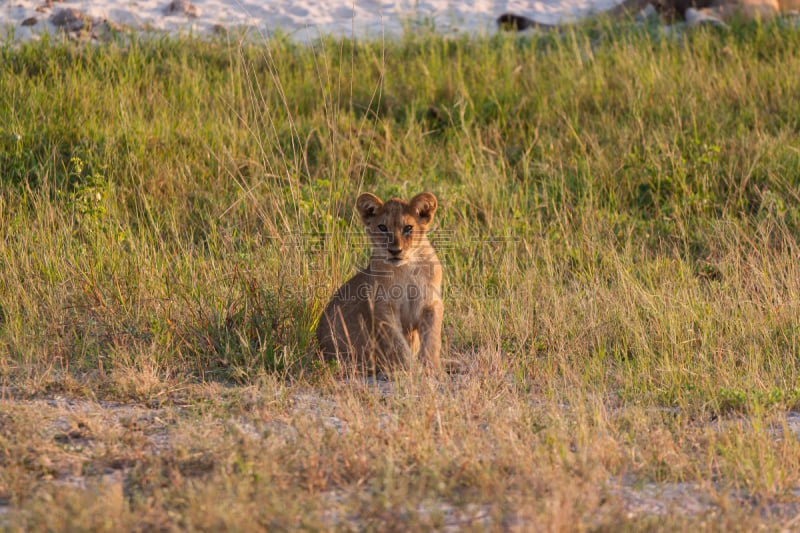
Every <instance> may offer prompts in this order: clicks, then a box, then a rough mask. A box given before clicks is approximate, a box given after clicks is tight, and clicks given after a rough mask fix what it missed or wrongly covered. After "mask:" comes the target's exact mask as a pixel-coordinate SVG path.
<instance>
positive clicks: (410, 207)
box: [356, 192, 437, 266]
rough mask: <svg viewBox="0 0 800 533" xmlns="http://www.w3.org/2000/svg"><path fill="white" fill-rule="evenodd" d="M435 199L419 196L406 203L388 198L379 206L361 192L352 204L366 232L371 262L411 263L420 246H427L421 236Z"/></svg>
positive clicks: (374, 197) (423, 236)
mask: <svg viewBox="0 0 800 533" xmlns="http://www.w3.org/2000/svg"><path fill="white" fill-rule="evenodd" d="M436 205H437V203H436V197H435V196H434V195H433V194H431V193H429V192H423V193H421V194H418V195H416V196H415V197H414V198H412V199H411V201H410V202H406V201H404V200H400V199H398V198H392V199H391V200H389V201H387V202H386V203H383V202H382V201H381V200H380V198H378V197H377V196H375V195H374V194H370V193H368V192H365V193H363V194H361V195H360V196H359V197H358V200H356V209H357V210H358V214H359V215H361V221H362V222H363V223H364V226H366V228H367V235H369V240H370V242H371V243H372V250H373V255H372V257H373V258H377V259H382V260H384V261H386V262H387V263H389V264H390V265H395V266H399V265H402V264H405V263H407V262H408V261H409V260H411V259H412V258H413V257H414V255H415V254H416V252H417V251H418V249H419V245H420V244H423V243H424V244H427V242H428V241H427V238H426V237H425V234H426V233H427V231H428V227H429V226H430V224H431V222H433V213H434V212H436Z"/></svg>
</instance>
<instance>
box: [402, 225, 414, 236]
mask: <svg viewBox="0 0 800 533" xmlns="http://www.w3.org/2000/svg"><path fill="white" fill-rule="evenodd" d="M413 229H414V226H403V233H405V234H406V235H411V230H413Z"/></svg>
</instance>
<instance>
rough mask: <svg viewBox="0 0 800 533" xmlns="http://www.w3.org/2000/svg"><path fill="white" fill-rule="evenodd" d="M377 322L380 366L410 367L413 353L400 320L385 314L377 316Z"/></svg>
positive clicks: (376, 332) (376, 334) (376, 333)
mask: <svg viewBox="0 0 800 533" xmlns="http://www.w3.org/2000/svg"><path fill="white" fill-rule="evenodd" d="M375 322H376V324H375V336H376V341H377V343H376V344H377V351H378V353H377V354H376V358H377V359H378V360H379V366H381V367H388V368H408V365H409V363H410V362H411V358H412V357H413V354H412V353H411V347H410V346H409V344H408V341H407V340H406V336H405V335H404V334H403V331H402V328H401V326H400V322H399V320H397V318H396V317H394V316H384V317H380V318H379V317H376V320H375Z"/></svg>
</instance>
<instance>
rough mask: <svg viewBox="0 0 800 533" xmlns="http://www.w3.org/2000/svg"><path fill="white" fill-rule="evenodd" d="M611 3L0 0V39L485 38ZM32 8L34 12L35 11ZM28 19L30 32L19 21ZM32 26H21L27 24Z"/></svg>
mask: <svg viewBox="0 0 800 533" xmlns="http://www.w3.org/2000/svg"><path fill="white" fill-rule="evenodd" d="M615 3H617V2H616V1H615V0H561V1H559V0H538V1H535V0H534V1H531V0H508V1H502V0H462V1H455V0H400V1H397V2H393V1H389V0H355V1H353V0H323V1H315V0H263V1H256V0H194V1H193V2H192V4H193V5H194V6H195V7H196V10H197V16H196V17H191V16H188V15H186V14H183V13H182V14H169V15H167V14H165V10H166V7H167V6H168V5H169V4H170V0H122V1H114V0H64V1H63V2H59V1H57V0H55V1H53V2H52V6H51V7H49V8H47V7H41V6H46V4H47V0H0V39H3V38H7V37H8V36H9V35H13V37H14V39H15V40H27V39H36V38H37V36H40V35H41V34H42V33H43V32H50V33H56V31H57V29H56V28H55V26H53V25H52V24H51V23H50V22H49V21H48V19H49V17H50V16H51V15H52V14H53V13H56V12H58V11H59V10H61V9H65V8H74V9H77V10H79V11H81V12H82V13H84V14H86V15H88V16H89V17H91V18H96V19H97V18H106V19H108V20H110V21H113V22H115V23H117V24H121V25H124V26H128V27H132V28H135V29H142V30H144V29H152V30H156V31H166V32H173V33H175V32H181V31H183V32H189V31H191V32H193V33H195V34H205V33H210V32H212V31H214V28H215V27H224V28H226V29H234V28H240V27H248V28H253V29H254V30H256V31H258V32H261V33H263V34H265V35H269V34H270V33H272V32H274V31H275V30H277V29H280V30H282V31H284V32H286V33H288V34H290V35H292V36H293V37H294V38H296V39H298V40H300V41H307V40H309V39H313V38H316V37H318V36H319V35H320V34H334V35H348V36H350V35H355V36H358V37H372V38H379V37H380V36H381V35H382V34H385V35H388V36H397V35H399V34H401V33H402V32H403V29H404V27H407V28H411V29H413V28H414V27H415V26H416V25H420V24H422V25H431V24H432V25H433V26H434V27H435V28H436V29H437V31H440V32H442V33H450V34H452V33H459V32H481V31H485V32H493V31H496V30H495V25H494V21H495V19H496V18H497V17H498V15H500V14H501V13H504V12H513V13H517V14H522V15H526V16H528V17H531V18H534V19H536V20H538V21H540V22H545V23H553V22H558V21H561V20H575V19H577V18H580V17H581V16H583V15H586V14H587V13H590V12H592V11H601V10H604V9H607V8H609V7H611V6H613V5H614V4H615ZM37 7H39V11H37V9H36V8H37ZM30 17H35V18H36V22H35V24H33V25H32V26H22V22H23V21H24V20H26V19H29V18H30ZM30 22H33V21H31V20H29V23H30Z"/></svg>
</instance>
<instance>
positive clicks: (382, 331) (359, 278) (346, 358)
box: [317, 192, 443, 372]
mask: <svg viewBox="0 0 800 533" xmlns="http://www.w3.org/2000/svg"><path fill="white" fill-rule="evenodd" d="M436 207H437V201H436V197H435V196H434V195H433V194H431V193H428V192H424V193H421V194H418V195H417V196H415V197H414V198H412V199H411V201H409V202H405V201H403V200H399V199H397V198H393V199H391V200H388V201H387V202H386V203H383V202H382V201H381V200H380V199H379V198H378V197H377V196H375V195H373V194H370V193H364V194H362V195H360V196H359V197H358V200H357V201H356V209H357V210H358V213H359V215H360V216H361V221H362V222H363V223H364V226H365V228H366V231H367V235H368V236H369V239H370V243H371V244H372V257H371V258H370V260H369V265H368V266H367V268H366V269H364V270H362V271H360V272H358V273H357V274H356V275H355V276H353V277H352V278H351V279H350V280H349V281H348V282H347V283H345V284H344V285H342V286H341V287H340V288H339V289H338V290H337V291H336V292H335V293H334V295H333V297H332V298H331V301H330V302H329V303H328V305H327V306H326V307H325V310H324V311H323V313H322V317H321V318H320V320H319V325H318V326H317V339H318V340H319V345H320V348H321V350H322V353H323V354H324V356H325V357H326V358H329V359H336V360H339V361H340V362H342V363H343V364H345V366H352V365H355V367H356V368H358V369H360V370H362V371H367V372H374V371H376V370H378V371H383V372H386V371H391V370H392V369H395V368H398V367H408V366H409V365H411V364H413V363H414V362H415V361H416V359H419V360H421V361H422V362H424V363H426V364H428V365H429V366H431V367H433V368H438V367H439V351H440V349H441V343H442V336H441V331H442V308H443V306H442V266H441V263H439V258H438V257H437V256H436V251H435V250H434V249H433V246H431V244H430V242H429V241H428V237H427V231H428V228H429V227H430V224H431V222H432V221H433V214H434V212H435V211H436ZM417 344H419V350H418V353H415V352H416V351H417V350H416V349H415V348H416V345H417ZM415 355H416V357H415Z"/></svg>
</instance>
